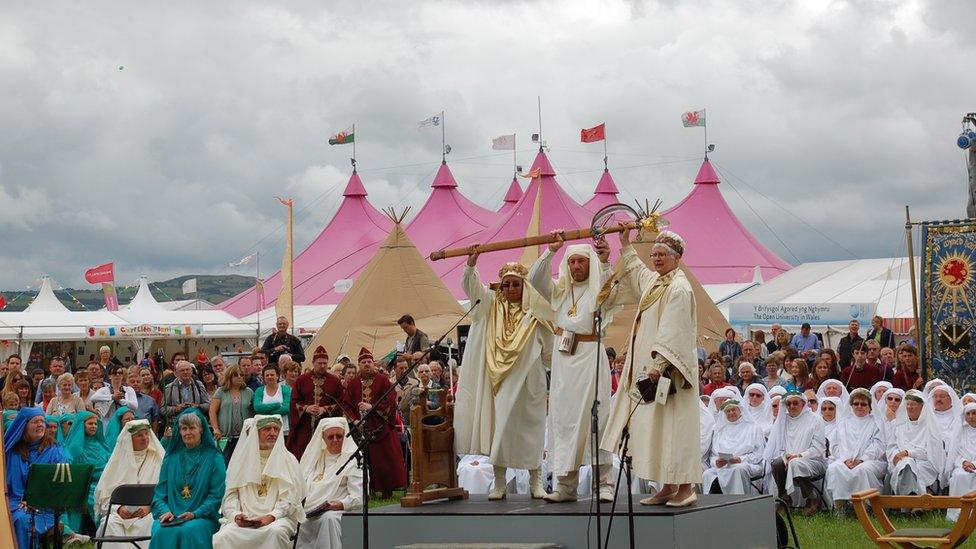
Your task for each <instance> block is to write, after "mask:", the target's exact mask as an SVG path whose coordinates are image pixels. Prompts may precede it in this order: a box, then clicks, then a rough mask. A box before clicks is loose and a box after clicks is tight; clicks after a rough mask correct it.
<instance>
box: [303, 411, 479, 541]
mask: <svg viewBox="0 0 976 549" xmlns="http://www.w3.org/2000/svg"><path fill="white" fill-rule="evenodd" d="M348 432H349V427H348V423H347V422H346V420H345V419H344V418H341V417H326V418H322V419H320V420H319V422H318V424H317V425H316V427H315V431H314V433H313V434H312V439H311V441H310V442H309V444H308V446H307V447H306V448H305V453H304V454H302V461H301V466H302V473H303V474H304V476H305V487H306V490H307V493H306V496H305V513H306V515H307V517H308V520H307V521H306V522H304V523H303V524H302V528H301V530H300V531H299V532H298V546H299V547H316V548H321V549H340V548H341V547H342V530H341V528H342V525H341V523H340V521H341V519H342V513H343V511H354V510H356V509H358V508H360V507H362V504H363V471H362V469H360V468H359V464H358V463H357V462H356V460H355V459H353V460H352V461H350V462H349V464H348V465H346V462H347V461H348V460H349V458H350V457H351V456H352V454H353V453H354V452H355V451H356V443H355V442H353V440H352V437H347V436H346V433H348ZM344 465H345V468H344V469H343V470H342V473H340V474H336V473H337V472H338V471H339V468H340V467H343V466H344ZM489 469H491V466H489Z"/></svg>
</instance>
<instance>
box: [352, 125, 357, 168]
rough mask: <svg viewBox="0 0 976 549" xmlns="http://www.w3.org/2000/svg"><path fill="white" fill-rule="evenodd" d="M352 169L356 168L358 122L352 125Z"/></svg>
mask: <svg viewBox="0 0 976 549" xmlns="http://www.w3.org/2000/svg"><path fill="white" fill-rule="evenodd" d="M352 169H353V170H355V169H356V124H353V125H352Z"/></svg>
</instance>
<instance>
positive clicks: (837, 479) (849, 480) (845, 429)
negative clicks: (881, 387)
mask: <svg viewBox="0 0 976 549" xmlns="http://www.w3.org/2000/svg"><path fill="white" fill-rule="evenodd" d="M872 401H873V399H872V397H871V394H870V393H868V392H867V391H866V390H864V389H855V390H854V392H853V393H851V397H850V401H849V402H850V410H851V412H850V413H849V414H847V416H846V417H844V418H841V419H840V426H839V427H838V428H837V432H836V434H835V436H834V443H833V445H832V446H831V450H830V456H831V462H830V465H828V466H827V476H826V480H825V481H824V487H825V489H826V490H827V491H828V492H829V493H830V497H831V499H833V501H834V509H835V511H836V512H837V513H838V514H839V515H846V513H847V505H848V502H849V500H850V499H851V494H853V493H855V492H859V491H861V490H867V489H869V488H881V483H882V481H883V479H884V475H885V453H884V449H885V448H884V442H883V439H882V436H881V431H880V430H879V429H878V424H877V422H876V421H875V420H874V417H873V416H872V414H871V405H872Z"/></svg>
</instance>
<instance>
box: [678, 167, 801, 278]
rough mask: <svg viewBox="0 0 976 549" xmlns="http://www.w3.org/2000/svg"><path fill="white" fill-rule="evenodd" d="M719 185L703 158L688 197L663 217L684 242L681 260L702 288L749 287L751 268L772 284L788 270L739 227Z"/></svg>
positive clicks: (778, 258) (786, 265) (751, 276)
mask: <svg viewBox="0 0 976 549" xmlns="http://www.w3.org/2000/svg"><path fill="white" fill-rule="evenodd" d="M718 186H719V179H718V175H717V174H716V173H715V170H714V169H712V164H711V162H709V161H708V159H707V158H706V159H705V161H704V162H702V165H701V168H700V169H699V170H698V176H697V177H695V185H694V188H693V189H692V191H691V192H690V193H688V196H686V197H685V198H684V200H682V201H681V202H679V203H678V204H677V205H675V206H674V207H672V208H671V209H669V210H667V211H665V212H664V213H663V214H662V215H663V216H664V218H665V219H667V220H668V221H670V223H671V226H670V229H671V230H673V231H675V232H677V233H678V234H680V235H681V236H682V237H684V239H685V242H686V252H685V255H684V257H683V258H682V260H683V261H684V263H685V264H686V265H687V266H688V267H689V268H691V270H692V272H694V273H695V276H697V277H698V280H699V281H700V282H701V283H702V284H724V283H733V282H750V281H752V279H753V275H754V270H755V267H756V266H758V267H759V269H760V270H761V271H762V275H763V279H764V280H770V279H771V278H774V277H776V276H778V275H780V274H782V273H784V272H786V271H788V270H790V269H791V268H792V266H791V265H790V264H789V263H787V262H785V261H783V260H782V259H781V258H780V257H779V256H777V255H776V254H774V253H773V252H771V251H770V250H769V249H767V248H766V247H765V246H763V245H762V244H761V243H760V242H759V241H758V240H756V238H755V237H754V236H753V235H752V234H751V233H750V232H749V230H748V229H746V228H745V226H743V225H742V223H741V222H740V221H739V219H738V218H737V217H736V216H735V214H734V213H733V212H732V210H731V209H730V208H729V205H728V203H726V202H725V199H724V198H723V197H722V192H721V191H720V190H719V188H718Z"/></svg>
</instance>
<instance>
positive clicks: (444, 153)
mask: <svg viewBox="0 0 976 549" xmlns="http://www.w3.org/2000/svg"><path fill="white" fill-rule="evenodd" d="M445 126H447V121H446V120H444V111H441V162H442V163H443V162H447V149H446V148H445V145H447V139H446V138H445V133H446V132H447V130H446V128H445Z"/></svg>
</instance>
